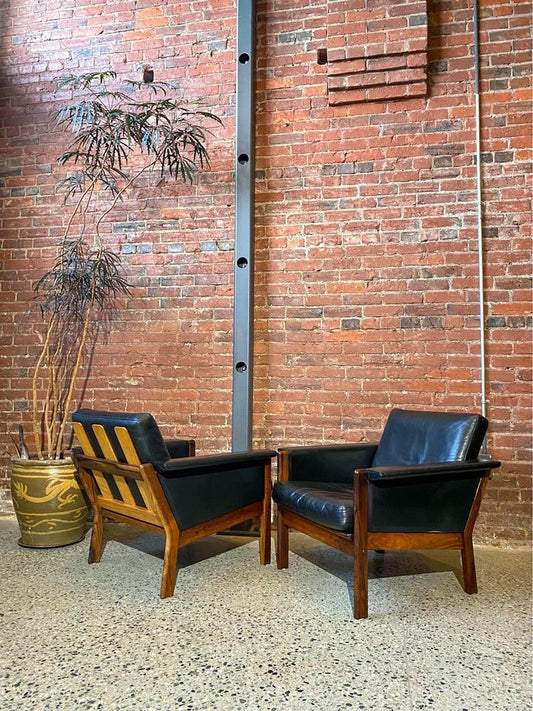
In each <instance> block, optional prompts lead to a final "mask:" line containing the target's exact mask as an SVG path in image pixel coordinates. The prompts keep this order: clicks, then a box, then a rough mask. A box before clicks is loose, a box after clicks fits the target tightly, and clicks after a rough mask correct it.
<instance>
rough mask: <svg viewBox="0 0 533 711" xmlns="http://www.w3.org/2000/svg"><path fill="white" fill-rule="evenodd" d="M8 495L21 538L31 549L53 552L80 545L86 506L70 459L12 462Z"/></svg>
mask: <svg viewBox="0 0 533 711" xmlns="http://www.w3.org/2000/svg"><path fill="white" fill-rule="evenodd" d="M11 465H12V466H11V494H12V497H13V506H14V507H15V513H16V515H17V519H18V523H19V528H20V532H21V537H20V539H19V541H18V543H19V544H20V545H21V546H28V547H31V548H53V547H56V546H66V545H69V544H70V543H76V542H77V541H81V540H82V539H83V537H84V535H85V525H86V522H87V504H86V503H85V498H84V496H83V494H82V492H81V489H80V487H79V485H78V481H77V479H76V469H75V467H74V465H73V464H72V461H71V459H69V458H67V459H58V460H39V459H19V458H18V457H13V459H12V460H11Z"/></svg>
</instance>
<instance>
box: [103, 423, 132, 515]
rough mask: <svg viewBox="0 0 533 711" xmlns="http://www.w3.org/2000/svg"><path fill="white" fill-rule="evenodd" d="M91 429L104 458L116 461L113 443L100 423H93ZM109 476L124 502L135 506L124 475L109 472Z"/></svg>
mask: <svg viewBox="0 0 533 711" xmlns="http://www.w3.org/2000/svg"><path fill="white" fill-rule="evenodd" d="M92 429H93V432H94V435H95V437H96V439H97V440H98V444H99V445H100V449H101V450H102V454H103V455H104V457H105V459H109V460H110V461H112V462H117V461H118V457H117V455H116V453H115V450H114V449H113V445H112V444H111V442H110V441H109V437H108V436H107V432H106V431H105V429H104V427H103V426H102V425H93V426H92ZM109 476H112V477H113V480H114V482H115V484H116V485H117V489H118V490H119V492H120V495H121V497H122V500H123V501H124V503H125V504H126V505H128V506H133V507H135V508H137V503H136V502H135V499H134V497H133V494H132V493H131V489H130V487H129V486H128V483H127V482H126V480H125V479H124V477H123V476H116V475H115V474H110V475H109Z"/></svg>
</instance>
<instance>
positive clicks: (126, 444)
mask: <svg viewBox="0 0 533 711" xmlns="http://www.w3.org/2000/svg"><path fill="white" fill-rule="evenodd" d="M115 435H116V437H117V439H118V441H119V443H120V446H121V447H122V451H123V452H124V456H125V457H126V461H127V462H128V464H133V465H135V466H140V465H141V460H140V459H139V455H138V454H137V450H136V449H135V445H134V444H133V442H132V439H131V437H130V433H129V432H128V430H127V429H126V428H125V427H115ZM137 487H138V489H139V491H140V493H141V496H142V498H143V500H144V502H145V504H146V507H147V508H148V509H149V510H151V511H157V506H156V505H155V503H154V500H153V498H152V495H151V492H150V489H149V487H148V486H147V485H146V483H145V481H144V479H142V480H137Z"/></svg>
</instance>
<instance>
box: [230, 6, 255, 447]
mask: <svg viewBox="0 0 533 711" xmlns="http://www.w3.org/2000/svg"><path fill="white" fill-rule="evenodd" d="M255 20H256V16H255V0H237V62H236V63H237V69H236V73H237V98H236V114H237V116H236V141H235V146H236V150H235V253H234V255H235V256H234V291H235V296H234V308H233V397H232V433H231V443H232V450H233V451H235V452H240V451H243V450H246V449H251V446H252V406H253V389H252V388H253V336H254V330H253V327H254V314H253V310H254V298H253V295H254V205H255V203H254V180H255V64H256V62H255V50H256V46H255V44H256V37H255V34H256V33H255V24H256V22H255Z"/></svg>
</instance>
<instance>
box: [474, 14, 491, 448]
mask: <svg viewBox="0 0 533 711" xmlns="http://www.w3.org/2000/svg"><path fill="white" fill-rule="evenodd" d="M478 4H479V0H474V73H475V108H476V183H477V197H476V205H477V242H478V281H479V344H480V349H479V357H480V373H481V393H480V397H481V414H482V415H483V416H485V415H486V409H487V408H486V404H487V402H488V401H487V399H486V379H485V298H484V286H483V282H484V278H483V276H484V274H483V202H482V201H483V196H482V176H481V109H480V92H481V89H480V70H479V7H478ZM484 449H485V445H484Z"/></svg>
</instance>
